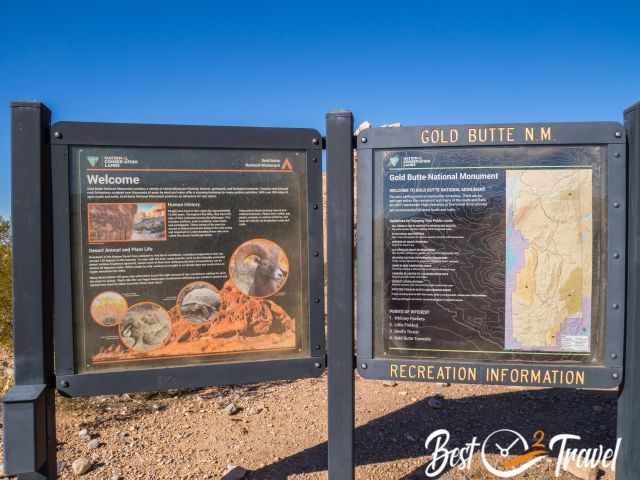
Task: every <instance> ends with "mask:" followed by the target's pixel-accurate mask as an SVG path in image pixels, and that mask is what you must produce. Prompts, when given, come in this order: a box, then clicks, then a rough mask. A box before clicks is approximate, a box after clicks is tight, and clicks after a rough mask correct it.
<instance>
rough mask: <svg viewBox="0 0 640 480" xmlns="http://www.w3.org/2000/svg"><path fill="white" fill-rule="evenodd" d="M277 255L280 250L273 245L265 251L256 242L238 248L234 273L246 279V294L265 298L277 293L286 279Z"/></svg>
mask: <svg viewBox="0 0 640 480" xmlns="http://www.w3.org/2000/svg"><path fill="white" fill-rule="evenodd" d="M279 253H280V248H279V247H278V246H277V245H275V244H274V245H273V246H272V247H271V248H270V249H267V248H266V247H265V246H263V245H261V244H259V243H257V242H247V243H245V244H243V245H241V246H240V248H238V250H237V251H236V254H235V266H236V271H237V272H238V274H240V275H241V276H246V277H248V278H249V282H250V285H251V286H250V287H249V291H248V292H246V293H248V294H249V295H253V296H256V297H267V296H269V295H273V294H274V293H276V292H277V291H278V289H279V288H280V287H281V286H282V284H283V283H284V282H285V280H286V278H287V272H286V271H285V270H284V269H283V268H282V267H281V266H280V258H279ZM248 260H251V262H249V261H248Z"/></svg>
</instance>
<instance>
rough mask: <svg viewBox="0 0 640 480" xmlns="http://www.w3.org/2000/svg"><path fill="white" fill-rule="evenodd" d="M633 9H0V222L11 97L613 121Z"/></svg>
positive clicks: (304, 113)
mask: <svg viewBox="0 0 640 480" xmlns="http://www.w3.org/2000/svg"><path fill="white" fill-rule="evenodd" d="M639 52H640V2H638V1H633V2H632V1H628V2H625V1H622V2H620V1H616V2H597V3H594V4H591V3H590V2H584V1H583V2H577V1H576V2H562V1H560V0H557V1H555V2H548V3H547V2H544V1H535V2H527V1H517V2H516V1H512V2H469V3H466V2H463V1H459V2H447V1H438V2H436V1H433V2H384V3H379V4H377V3H376V2H371V1H369V2H349V1H346V0H343V1H341V2H337V3H332V2H300V1H298V2H275V1H272V2H251V1H242V2H240V1H237V2H224V5H223V6H220V5H218V4H217V2H213V1H207V2H196V1H188V0H185V1H181V2H175V1H173V2H166V3H164V2H162V1H153V2H152V1H149V2H135V1H128V2H121V1H117V0H110V1H108V2H91V1H86V0H83V1H82V2H75V1H63V2H61V1H58V2H53V1H50V2H49V1H43V2H29V1H26V0H25V1H20V2H17V1H9V0H0V215H4V216H7V215H8V214H9V210H10V206H9V205H10V200H9V199H10V167H9V158H10V145H9V138H10V136H9V133H10V130H9V127H10V125H9V107H8V105H9V102H10V101H12V100H40V101H43V102H45V103H46V104H47V105H48V106H49V107H50V108H51V109H52V110H53V119H54V121H57V120H79V121H114V122H125V121H126V122H150V123H185V124H208V125H223V124H228V125H256V126H283V127H293V126H298V127H314V128H318V129H320V130H323V129H324V114H325V113H326V112H327V111H330V110H333V109H338V108H340V109H351V110H353V111H354V113H355V115H356V121H357V122H359V121H363V120H369V121H371V122H372V123H373V124H380V123H388V122H395V121H399V122H401V123H403V124H406V125H410V124H414V125H415V124H421V123H423V124H424V123H430V124H437V123H484V122H486V123H489V122H513V121H571V120H574V121H582V120H584V121H586V120H621V119H622V110H623V109H624V108H625V107H627V106H629V105H630V104H631V103H633V102H635V101H638V100H640V53H639Z"/></svg>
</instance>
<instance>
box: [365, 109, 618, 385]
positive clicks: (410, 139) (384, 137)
mask: <svg viewBox="0 0 640 480" xmlns="http://www.w3.org/2000/svg"><path fill="white" fill-rule="evenodd" d="M547 127H552V129H553V137H552V138H544V139H540V138H531V137H529V138H526V137H525V133H524V132H525V128H534V129H536V130H535V131H539V130H538V129H540V128H547ZM470 128H494V129H495V131H498V129H503V130H506V129H507V128H510V129H511V132H510V134H509V136H508V137H507V136H506V134H505V136H504V137H503V138H502V139H499V138H494V139H493V140H491V139H487V140H486V141H484V142H483V143H472V142H470V141H469V139H470V138H469V135H468V132H469V129H470ZM453 129H456V130H457V131H458V138H457V139H456V140H457V141H456V142H451V141H449V140H450V137H447V133H446V132H450V131H451V130H453ZM425 131H427V132H438V134H437V135H438V138H437V140H438V141H437V142H436V141H435V140H436V138H435V135H434V134H433V133H432V135H430V134H427V135H426V136H425V133H424V132H425ZM496 137H497V136H496ZM625 142H626V138H625V129H624V127H623V126H622V125H621V124H619V123H615V122H593V123H547V124H535V123H534V124H511V125H509V126H508V127H506V126H505V125H438V126H416V127H399V128H371V129H367V130H364V131H363V132H361V133H360V135H359V136H358V138H357V151H358V167H357V168H358V172H357V190H358V196H357V214H358V242H357V258H358V260H357V270H358V278H357V284H358V287H357V332H358V335H357V337H358V338H357V342H358V343H357V352H358V354H357V355H358V372H359V373H360V375H361V376H363V377H364V378H369V379H394V380H408V381H425V380H423V379H419V378H417V375H411V372H414V373H415V372H416V371H417V369H418V367H421V368H425V366H431V367H432V368H435V369H437V368H438V367H452V368H464V367H471V366H473V367H476V368H477V373H478V375H477V378H478V381H473V380H469V379H467V380H465V381H463V383H485V384H486V383H488V382H486V381H483V379H485V378H486V377H485V375H486V370H487V368H492V367H494V368H503V369H509V370H510V369H524V368H532V367H533V368H538V369H541V370H542V371H549V372H551V371H552V370H556V371H557V372H565V371H567V370H569V369H572V368H579V369H580V370H582V371H584V373H585V382H584V384H583V385H580V388H614V387H617V386H619V385H620V383H621V381H622V373H623V362H624V358H623V357H624V325H625V308H624V305H625V301H626V292H625V287H626V278H625V277H626V149H625ZM538 145H539V146H542V145H544V146H549V145H552V146H571V145H585V146H587V145H589V146H594V145H595V146H603V147H606V149H607V152H606V165H607V188H606V192H607V197H606V202H607V222H608V224H607V225H608V234H607V242H606V245H607V247H606V248H607V252H606V255H607V278H608V288H607V298H606V302H605V304H604V308H603V310H604V312H605V319H604V321H605V338H604V342H603V343H604V346H603V348H604V353H603V360H602V363H599V364H595V365H591V364H579V365H578V364H575V363H572V364H570V363H563V364H558V363H551V362H546V363H545V362H540V363H535V364H534V363H518V362H508V363H500V362H488V361H460V360H447V359H444V358H433V359H432V358H429V359H421V358H407V357H400V358H381V357H376V356H375V355H374V318H373V317H374V314H373V285H374V278H373V267H374V260H373V259H374V255H373V253H374V248H373V226H374V221H373V218H374V203H373V195H374V179H375V175H376V171H375V168H374V164H373V158H374V151H375V150H378V149H396V148H407V149H425V150H430V149H441V148H458V147H471V146H473V147H479V148H482V147H514V146H528V147H535V146H538ZM392 365H395V366H396V367H395V368H394V372H395V375H392V374H391V366H392ZM398 369H402V371H404V372H405V375H404V376H398V374H397V372H398ZM430 381H450V380H443V379H433V380H430ZM489 384H495V385H527V386H545V385H546V386H564V385H562V384H554V385H549V384H548V383H547V384H543V383H526V384H523V383H519V382H511V379H510V378H509V379H507V381H506V382H501V383H489ZM572 388H576V386H575V385H573V386H572Z"/></svg>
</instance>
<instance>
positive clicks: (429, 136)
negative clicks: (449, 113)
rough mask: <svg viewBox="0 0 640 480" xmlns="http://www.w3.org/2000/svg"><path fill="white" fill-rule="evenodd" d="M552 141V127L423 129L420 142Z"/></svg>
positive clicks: (493, 142) (443, 143)
mask: <svg viewBox="0 0 640 480" xmlns="http://www.w3.org/2000/svg"><path fill="white" fill-rule="evenodd" d="M552 141H553V130H552V127H545V126H532V127H508V126H507V127H463V128H457V127H450V128H424V129H422V130H421V131H420V142H421V143H422V144H424V145H456V144H460V143H466V144H469V145H481V144H509V143H545V142H552Z"/></svg>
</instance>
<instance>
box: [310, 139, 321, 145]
mask: <svg viewBox="0 0 640 480" xmlns="http://www.w3.org/2000/svg"><path fill="white" fill-rule="evenodd" d="M311 143H313V144H314V145H318V144H319V143H320V140H318V139H317V138H315V137H314V139H313V140H311Z"/></svg>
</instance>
